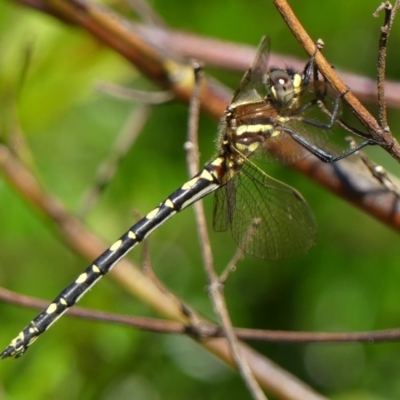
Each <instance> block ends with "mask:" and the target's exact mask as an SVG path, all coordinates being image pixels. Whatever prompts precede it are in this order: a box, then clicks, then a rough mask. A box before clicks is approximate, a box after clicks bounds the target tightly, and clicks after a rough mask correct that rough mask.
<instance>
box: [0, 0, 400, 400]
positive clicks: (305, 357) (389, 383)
mask: <svg viewBox="0 0 400 400" xmlns="http://www.w3.org/2000/svg"><path fill="white" fill-rule="evenodd" d="M110 3H112V4H113V5H115V4H117V6H120V5H121V2H117V1H114V2H111V1H110V2H109V4H110ZM292 3H293V8H294V11H295V12H296V13H297V15H298V17H299V18H300V20H301V22H302V23H303V24H304V26H305V28H306V29H307V30H308V32H309V33H310V34H311V35H312V37H313V38H315V39H316V38H319V37H320V38H323V40H324V41H325V45H326V46H325V50H324V53H325V55H326V56H327V57H328V59H329V60H330V62H331V63H332V64H334V65H335V66H336V67H338V68H343V69H347V70H349V71H352V72H354V73H358V74H361V75H367V76H369V77H371V78H374V76H375V74H376V70H375V65H376V58H377V43H378V38H379V32H380V24H381V21H382V19H375V18H373V17H372V13H373V11H374V10H375V9H376V7H377V6H378V5H379V2H377V1H371V0H368V1H357V2H355V1H353V2H350V1H348V0H338V1H332V0H329V1H325V2H318V3H317V2H315V1H312V0H303V1H301V2H300V1H297V2H294V1H293V2H292ZM152 5H153V7H154V8H155V9H156V10H157V11H158V12H159V13H160V15H161V16H162V17H163V18H164V19H165V21H166V22H167V23H168V25H169V26H171V27H173V28H176V29H182V30H187V31H189V32H194V33H199V34H205V35H208V36H214V37H217V38H222V39H229V40H233V41H238V42H243V43H248V44H252V45H256V44H257V43H258V42H259V39H260V37H261V36H262V35H264V34H267V35H269V36H270V37H271V40H272V48H273V51H274V52H276V53H281V54H290V55H293V56H297V57H305V56H304V53H303V51H302V49H301V48H300V46H299V45H298V44H297V43H296V41H295V39H294V38H293V37H292V36H291V34H290V32H289V30H288V29H287V27H286V25H285V23H284V22H283V21H282V19H281V18H280V16H279V15H278V13H277V12H276V11H275V9H274V7H273V5H272V4H271V3H270V2H268V1H260V0H256V1H253V2H248V1H242V0H236V1H231V2H221V3H219V2H216V1H212V0H203V1H190V2H187V1H182V0H175V1H173V0H170V1H168V2H166V1H161V0H155V1H153V2H152ZM399 33H400V32H399V27H398V24H397V25H396V24H395V26H394V30H393V32H392V35H391V37H390V41H389V51H388V53H389V54H388V68H387V70H388V78H391V79H397V80H399V79H400V70H399V68H398V65H399V61H400V60H399V59H398V58H399V57H400V55H399V52H398V51H397V49H398V48H399V46H400V43H399V41H400V36H399ZM27 45H31V46H32V48H33V55H32V62H31V65H30V68H29V71H28V75H27V79H26V82H25V85H24V87H23V90H22V91H21V92H20V94H19V97H18V102H17V113H18V117H19V120H20V124H21V129H22V130H23V132H24V134H25V136H26V140H27V142H28V144H29V146H30V149H31V150H32V154H33V157H34V162H35V163H36V165H37V170H38V173H39V174H40V176H41V178H42V182H43V184H44V185H45V186H46V187H47V188H48V189H49V190H50V191H51V192H52V193H54V194H55V195H57V196H59V197H60V198H61V199H62V200H63V202H65V204H66V205H67V206H68V208H69V209H70V210H72V211H73V210H75V209H76V208H77V206H78V204H79V201H80V199H81V196H82V194H83V192H84V191H85V189H86V188H87V187H88V186H89V185H90V183H91V182H92V179H93V176H94V173H95V171H96V168H97V166H98V165H99V163H100V162H101V161H102V160H103V158H104V157H105V155H106V154H107V151H108V149H109V147H110V145H111V144H112V143H113V140H114V139H115V137H116V134H117V133H118V132H119V131H120V130H121V128H122V126H123V124H124V122H125V120H126V118H127V117H128V115H129V113H130V111H131V109H132V107H134V105H133V104H131V103H130V102H126V101H125V102H124V101H121V100H117V99H115V98H112V97H109V96H107V95H104V94H102V93H99V92H98V91H96V90H95V84H96V83H98V82H99V81H108V82H115V83H119V84H123V85H126V86H130V87H133V88H144V89H148V90H154V89H155V88H154V87H153V86H152V84H151V83H148V82H146V80H145V79H143V78H141V77H140V76H139V75H138V73H137V72H136V71H134V70H133V69H132V68H131V66H130V65H129V64H128V63H127V62H126V61H125V60H123V59H122V58H121V57H119V56H118V55H115V54H113V53H112V52H111V51H109V50H108V49H107V48H105V47H104V46H102V45H101V44H99V43H97V42H96V41H94V40H93V39H92V38H91V37H90V36H89V35H88V34H87V33H86V32H83V31H81V30H79V29H78V28H74V27H71V26H67V25H65V24H62V23H61V22H59V21H57V20H55V19H52V18H51V17H48V16H45V15H42V14H40V13H38V12H34V11H33V10H31V9H27V8H23V7H20V6H18V5H16V3H14V2H12V1H1V2H0V110H1V111H0V122H1V128H2V131H1V134H2V137H1V140H2V141H3V140H6V136H7V132H8V130H9V129H10V127H11V126H13V125H12V124H13V123H14V121H13V118H14V117H13V112H14V111H15V110H13V106H12V104H11V102H10V99H11V98H12V93H13V92H14V91H15V88H16V85H17V82H18V79H19V71H20V70H21V64H22V60H23V55H24V51H25V49H26V46H27ZM212 72H213V73H215V76H217V77H219V78H223V80H224V82H225V83H226V84H229V85H230V86H232V87H234V86H235V85H237V83H238V82H239V80H240V74H234V73H229V74H228V73H226V72H221V71H212ZM368 107H369V108H370V109H371V110H374V111H375V106H374V105H373V104H369V105H368ZM389 115H390V123H391V127H392V131H393V132H394V133H396V132H397V126H398V124H399V123H400V118H399V117H398V113H397V110H390V113H389ZM186 126H187V106H186V105H183V104H169V105H163V106H159V107H157V108H155V109H154V112H153V114H152V116H151V118H150V120H149V122H148V123H147V124H146V127H145V129H144V130H143V132H142V134H141V135H140V137H139V139H138V140H137V142H136V144H135V146H134V148H133V150H132V151H131V152H130V154H129V155H128V156H127V158H126V159H125V160H124V162H123V163H122V165H121V168H120V170H119V171H118V173H117V175H116V177H115V179H114V180H113V182H112V184H111V186H110V187H109V188H108V190H107V191H106V193H105V195H104V196H103V197H102V199H101V201H100V202H99V204H98V205H97V206H96V208H95V209H94V210H93V212H92V213H91V214H90V216H89V218H88V222H87V225H88V226H89V227H90V228H91V229H94V230H95V231H96V232H98V233H99V234H100V236H101V237H103V238H104V239H105V240H107V241H108V242H109V243H112V242H113V241H114V240H115V238H116V237H118V236H119V235H120V234H122V233H123V232H124V231H125V230H126V229H127V227H128V226H130V225H131V224H132V223H133V222H134V220H135V217H134V216H133V211H134V210H137V211H139V212H140V213H141V214H142V215H144V214H145V213H146V212H148V211H149V210H151V209H152V208H153V207H154V206H155V205H156V204H158V203H159V202H160V201H161V200H163V199H164V198H165V197H166V196H167V195H168V194H169V193H171V192H172V191H173V190H174V189H176V188H177V187H179V186H180V185H181V184H182V183H183V182H184V181H185V179H186V178H187V173H186V166H185V153H184V150H183V143H184V141H185V138H186ZM165 127H167V129H166V128H165ZM216 130H217V122H216V121H214V120H211V119H209V118H207V117H203V118H202V119H201V122H200V136H201V153H202V161H203V162H206V161H207V160H208V159H210V158H211V156H212V155H213V152H214V140H215V137H216ZM370 154H372V155H373V158H374V160H376V161H377V162H378V163H381V164H382V165H384V166H385V167H386V168H388V169H389V170H391V171H392V172H393V173H395V174H397V171H398V166H397V164H395V163H394V162H393V161H391V160H389V158H388V156H387V155H386V154H384V152H383V151H380V150H379V149H377V150H375V151H374V152H373V153H370ZM268 172H269V173H272V174H273V175H274V176H275V177H277V178H278V179H281V180H283V181H285V182H288V183H290V184H291V185H293V186H295V187H296V188H297V189H298V190H299V191H300V192H301V193H302V194H303V195H304V197H305V198H306V199H307V201H308V203H309V204H310V206H311V208H312V209H313V211H314V213H315V216H316V219H317V221H318V226H319V233H318V239H317V245H316V246H315V247H314V248H313V249H312V250H311V251H310V252H309V253H308V254H307V255H305V256H302V257H297V258H293V259H289V260H282V261H276V262H266V261H262V260H257V259H254V258H252V257H246V258H245V259H244V260H243V261H242V262H241V263H240V264H239V268H238V270H237V272H236V273H235V274H233V275H232V276H231V277H230V279H229V281H228V282H227V285H226V289H225V291H226V296H227V299H228V305H229V308H230V311H231V315H232V319H233V322H234V324H235V325H236V326H245V327H253V328H264V329H285V330H310V331H356V330H373V329H386V328H394V327H398V326H399V325H400V306H399V299H400V293H399V290H398V287H399V284H400V269H399V268H398V259H399V248H400V247H399V245H398V235H397V233H395V232H393V231H391V230H390V229H388V228H387V227H385V226H383V225H381V224H379V223H378V222H376V221H374V220H372V219H371V218H370V217H368V216H366V215H364V214H362V213H361V212H359V211H358V210H356V209H354V208H353V207H351V206H349V205H348V204H346V203H344V202H343V201H342V200H340V199H338V198H336V197H334V196H333V195H332V194H330V193H327V192H325V191H324V190H323V189H322V188H321V187H318V186H317V185H316V184H315V183H313V182H310V181H308V180H307V179H306V178H305V177H303V176H300V175H298V174H296V173H295V172H293V171H292V170H290V169H288V168H285V167H279V166H278V167H271V168H270V169H268ZM212 204H213V202H212V199H211V197H210V198H209V199H206V200H205V206H206V209H207V213H208V219H209V222H210V223H211V217H212ZM210 226H211V224H210ZM0 237H1V241H0V283H1V285H3V286H4V287H6V288H9V289H12V290H15V291H18V292H20V293H24V294H29V295H34V296H38V297H40V298H45V299H49V300H50V299H52V298H53V297H54V296H55V295H56V294H58V292H59V291H60V290H61V289H62V288H64V287H65V286H66V284H68V283H69V282H70V281H71V280H72V279H74V278H75V277H76V275H77V274H78V273H80V272H81V270H82V269H83V268H84V267H85V266H86V264H87V263H86V261H85V260H83V259H81V258H79V257H77V256H76V255H74V254H73V253H72V252H71V251H69V250H68V249H67V248H66V247H65V246H64V245H63V244H62V243H61V242H60V241H59V240H58V239H57V236H55V235H54V230H52V227H51V224H49V223H48V221H45V220H43V219H42V218H40V217H38V216H37V215H36V214H35V213H34V212H32V209H31V208H30V207H28V206H26V205H25V204H24V202H23V201H22V200H21V199H20V198H19V197H18V196H17V195H16V194H15V193H14V192H13V191H12V190H10V188H9V187H8V186H7V184H6V182H4V181H3V180H2V179H1V178H0ZM211 239H212V245H213V249H214V250H215V259H216V265H217V266H218V267H219V268H222V267H223V266H224V265H225V263H226V262H227V261H228V260H229V258H230V256H231V255H232V254H233V252H234V251H235V245H234V242H233V240H232V239H231V238H230V237H229V233H227V234H215V233H211ZM150 250H151V257H152V263H153V266H154V269H155V271H156V273H157V275H158V276H159V277H160V279H161V280H162V281H163V282H165V284H166V285H167V286H168V287H169V288H171V289H172V290H173V291H174V292H175V293H177V294H178V295H179V296H181V297H182V298H184V299H186V300H187V302H188V303H189V304H191V305H193V307H195V308H196V309H197V310H199V311H200V312H202V313H204V314H205V315H207V316H209V317H210V318H213V311H212V307H211V305H210V302H209V300H208V298H207V291H206V280H205V276H204V272H203V270H202V266H201V261H200V256H199V245H198V243H197V233H196V230H195V225H194V222H193V214H192V211H191V210H186V211H185V212H184V213H182V214H180V215H178V216H176V217H174V218H173V219H172V220H170V221H169V222H167V223H166V224H165V225H164V226H163V227H162V228H161V229H159V230H158V231H157V232H155V233H154V234H153V235H152V236H151V239H150ZM129 257H131V258H132V259H134V260H136V261H140V258H141V248H140V247H139V248H137V249H136V250H135V251H134V252H133V253H132V254H131V255H130V256H129ZM80 304H81V305H83V306H88V307H93V308H98V309H102V310H108V311H114V312H120V313H126V314H132V315H148V316H154V313H153V312H152V310H151V309H149V307H148V306H146V305H142V304H139V303H138V301H136V300H135V299H132V298H131V297H130V296H128V295H127V294H126V293H125V292H124V291H123V290H121V288H119V287H118V286H117V285H116V284H115V283H114V282H113V281H112V280H110V279H107V278H106V279H104V280H103V281H102V282H101V283H99V284H98V285H97V286H96V288H95V289H94V290H92V291H91V292H90V294H89V295H88V296H86V297H85V298H84V299H83V300H82V302H81V303H80ZM35 315H36V312H35V311H32V310H24V309H23V308H20V307H16V306H14V305H10V304H4V303H1V304H0V324H1V329H0V343H1V346H0V347H3V346H6V345H7V344H8V343H9V341H10V339H11V338H13V337H14V336H15V335H16V334H17V333H18V332H19V331H20V329H21V328H22V327H23V326H25V325H26V324H27V323H28V321H29V320H30V319H31V318H32V317H33V316H35ZM254 347H255V348H256V349H257V350H259V351H260V352H262V353H263V354H265V355H266V356H267V357H270V358H271V359H272V360H274V361H275V362H276V363H278V364H279V365H281V366H282V367H283V368H286V369H287V370H289V371H290V372H292V373H293V374H295V375H296V376H298V377H299V378H300V379H303V380H304V381H305V382H307V383H308V384H310V385H311V386H313V387H314V388H316V390H318V391H320V392H321V393H323V394H324V395H326V396H327V397H329V398H332V399H337V400H339V399H340V400H348V399H352V400H353V399H355V400H369V399H378V400H379V399H398V398H400V357H399V354H400V345H399V344H396V343H394V344H375V345H374V344H368V345H359V344H349V345H288V344H255V345H254ZM248 397H249V396H248V394H247V392H246V389H245V387H244V384H243V383H242V382H241V380H240V378H239V377H238V376H237V374H235V373H233V372H231V370H230V369H228V368H227V367H225V366H224V365H223V364H222V363H221V362H220V361H218V360H216V359H214V358H213V357H212V356H210V355H208V354H206V353H205V351H203V350H202V349H201V348H200V347H198V346H197V345H196V344H194V343H193V342H191V341H190V340H189V339H187V338H184V337H175V336H169V335H156V334H152V333H146V332H140V331H137V330H133V329H129V328H124V327H118V326H112V325H110V324H102V323H94V322H86V321H81V320H76V319H72V318H67V317H64V318H63V319H62V320H60V321H59V322H58V323H57V324H56V325H55V326H54V327H53V328H52V329H51V330H50V331H49V332H47V333H46V334H45V335H44V336H43V337H42V338H41V339H40V340H39V341H38V342H37V343H36V344H35V345H34V346H33V347H32V349H30V351H29V352H28V353H27V354H26V355H25V356H24V357H22V358H21V359H19V360H18V361H15V360H7V361H2V362H1V363H0V399H12V400H19V399H27V398H29V399H31V400H35V399H59V400H62V399H101V400H108V399H113V400H116V399H126V398H134V399H135V400H141V399H146V400H158V399H173V400H178V399H182V400H183V399H188V398H191V399H193V400H195V399H207V400H208V399H227V398H229V399H244V398H248ZM270 398H273V397H270Z"/></svg>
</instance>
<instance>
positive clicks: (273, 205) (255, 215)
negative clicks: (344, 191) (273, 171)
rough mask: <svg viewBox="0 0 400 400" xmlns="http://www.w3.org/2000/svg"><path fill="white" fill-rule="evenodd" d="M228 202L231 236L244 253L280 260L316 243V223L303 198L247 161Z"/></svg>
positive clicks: (236, 179) (305, 249)
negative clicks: (232, 195) (230, 200)
mask: <svg viewBox="0 0 400 400" xmlns="http://www.w3.org/2000/svg"><path fill="white" fill-rule="evenodd" d="M234 181H235V191H236V193H235V194H236V196H235V197H234V200H232V202H231V203H227V206H228V213H230V215H231V230H232V235H233V237H234V239H235V241H236V243H237V244H238V246H239V247H240V248H241V249H242V250H243V251H244V252H246V253H248V254H252V255H254V256H256V257H259V258H265V259H271V260H272V259H279V258H285V257H291V256H294V255H298V254H302V253H305V252H306V251H307V250H309V248H310V247H311V246H313V244H314V242H315V236H316V231H317V227H316V223H315V219H314V216H313V214H312V212H311V210H310V208H309V207H308V205H307V203H306V202H305V200H304V199H303V197H302V196H301V195H300V193H298V192H297V191H296V190H294V189H293V188H291V187H290V186H287V185H285V184H284V183H282V182H279V181H277V180H275V179H273V178H271V177H269V176H267V175H266V174H264V172H263V171H261V170H260V169H259V168H258V167H257V166H255V165H254V164H252V163H250V162H246V163H245V164H244V165H243V168H242V170H241V171H240V172H238V175H237V176H236V177H235V179H234Z"/></svg>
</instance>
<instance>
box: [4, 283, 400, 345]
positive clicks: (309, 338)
mask: <svg viewBox="0 0 400 400" xmlns="http://www.w3.org/2000/svg"><path fill="white" fill-rule="evenodd" d="M0 299H1V300H3V301H5V302H8V303H10V304H16V305H19V306H23V307H26V308H32V309H35V310H42V309H43V308H45V307H47V306H48V304H49V302H48V301H47V300H41V299H38V298H36V297H32V296H25V295H21V294H19V293H16V292H13V291H11V290H7V289H4V288H2V287H0ZM66 316H70V317H76V318H81V319H85V320H91V321H97V322H107V323H114V324H120V325H124V326H130V327H134V328H137V329H141V330H145V331H148V332H156V333H172V334H182V335H183V334H185V335H187V334H189V335H191V336H193V337H195V338H202V340H204V339H206V338H219V337H224V335H225V334H224V332H223V331H222V329H221V327H219V326H215V325H212V324H209V323H205V321H200V323H199V324H197V325H195V326H194V325H185V324H182V323H180V322H174V321H167V320H160V319H155V318H144V317H134V316H131V315H121V314H115V313H109V312H104V311H98V310H92V309H88V308H84V307H79V306H75V307H73V308H70V309H69V310H68V311H67V313H66ZM196 317H197V316H196ZM234 332H235V335H236V336H237V337H238V338H240V339H242V340H247V341H260V342H271V343H387V342H395V341H396V342H397V341H399V340H400V329H386V330H379V331H371V332H369V331H368V332H295V331H290V332H287V331H271V330H261V329H247V328H234Z"/></svg>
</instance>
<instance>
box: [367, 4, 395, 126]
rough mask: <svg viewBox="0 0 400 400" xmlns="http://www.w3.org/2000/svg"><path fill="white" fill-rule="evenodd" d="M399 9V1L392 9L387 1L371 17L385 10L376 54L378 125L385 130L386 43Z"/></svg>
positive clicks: (386, 124) (386, 123) (386, 122)
mask: <svg viewBox="0 0 400 400" xmlns="http://www.w3.org/2000/svg"><path fill="white" fill-rule="evenodd" d="M399 7H400V1H399V0H397V1H396V3H395V5H394V7H392V5H391V4H390V2H389V1H385V2H384V3H382V4H381V5H380V6H379V7H378V9H377V10H376V11H375V12H374V14H373V16H374V17H378V16H379V13H380V12H381V11H382V10H383V9H384V10H385V22H384V25H383V26H382V27H381V35H380V37H379V52H378V75H377V89H378V107H379V124H380V126H381V127H382V128H383V129H385V130H389V128H388V121H387V109H386V95H385V75H386V55H387V41H388V39H389V34H390V31H391V29H392V26H393V21H394V18H395V17H396V14H397V11H398V9H399Z"/></svg>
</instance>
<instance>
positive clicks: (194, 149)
mask: <svg viewBox="0 0 400 400" xmlns="http://www.w3.org/2000/svg"><path fill="white" fill-rule="evenodd" d="M193 68H194V73H195V82H196V84H195V85H194V89H193V95H192V98H191V100H190V106H189V116H190V117H189V125H188V139H187V142H186V148H187V150H188V151H187V164H188V170H189V176H194V175H195V174H196V172H197V171H198V170H199V157H198V154H199V147H198V126H199V111H200V92H201V84H202V82H203V80H204V78H203V73H202V70H201V67H200V65H198V64H196V63H194V66H193ZM193 209H194V213H195V218H196V226H197V232H198V235H199V241H200V244H201V252H202V257H203V264H204V269H205V271H206V275H207V280H208V288H209V294H210V298H211V301H212V303H213V306H214V310H215V312H216V314H217V315H218V319H219V321H220V323H221V326H222V330H223V331H224V334H225V337H226V338H227V340H228V343H229V347H230V349H231V352H232V358H233V360H234V363H235V365H236V367H237V369H238V371H239V373H240V375H241V376H242V379H243V380H244V382H245V383H246V386H247V388H248V389H249V391H250V393H251V395H252V397H253V398H254V399H256V400H267V397H266V396H265V394H264V393H263V391H262V390H261V388H260V386H259V384H258V383H257V381H256V379H255V378H254V375H253V373H252V371H251V369H250V367H249V364H248V363H247V361H246V359H245V357H244V356H243V354H242V353H241V351H240V346H239V341H238V339H237V337H236V335H235V333H234V330H233V325H232V321H231V319H230V316H229V312H228V308H227V305H226V301H225V298H224V296H223V291H222V286H221V284H220V282H219V279H218V275H217V273H216V271H215V268H214V261H213V255H212V250H211V243H210V238H209V236H208V232H207V223H206V217H205V213H204V207H203V203H202V202H200V201H199V202H196V203H195V204H194V205H193Z"/></svg>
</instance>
